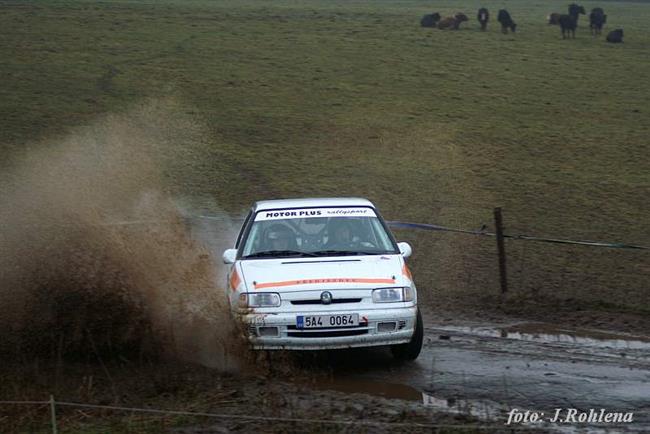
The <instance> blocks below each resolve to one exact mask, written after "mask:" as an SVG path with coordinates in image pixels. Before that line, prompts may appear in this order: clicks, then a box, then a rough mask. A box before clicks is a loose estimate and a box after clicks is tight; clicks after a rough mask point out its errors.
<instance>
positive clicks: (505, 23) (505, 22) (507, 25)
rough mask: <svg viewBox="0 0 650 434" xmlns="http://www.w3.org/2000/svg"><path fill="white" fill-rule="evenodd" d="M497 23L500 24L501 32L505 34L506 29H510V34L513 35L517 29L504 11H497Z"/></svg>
mask: <svg viewBox="0 0 650 434" xmlns="http://www.w3.org/2000/svg"><path fill="white" fill-rule="evenodd" d="M497 21H498V22H499V23H501V31H502V32H503V33H505V34H507V33H508V29H510V30H511V31H512V33H514V32H515V29H516V28H517V24H515V22H514V21H512V17H510V14H509V13H508V11H507V10H505V9H500V10H499V15H498V16H497Z"/></svg>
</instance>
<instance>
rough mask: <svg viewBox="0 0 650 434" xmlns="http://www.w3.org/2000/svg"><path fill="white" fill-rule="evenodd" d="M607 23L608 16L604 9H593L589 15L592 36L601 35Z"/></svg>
mask: <svg viewBox="0 0 650 434" xmlns="http://www.w3.org/2000/svg"><path fill="white" fill-rule="evenodd" d="M606 22H607V15H605V11H604V10H603V9H602V8H593V9H592V10H591V13H590V14H589V28H590V29H591V34H592V36H596V35H600V33H601V31H602V30H603V25H604V24H605V23H606Z"/></svg>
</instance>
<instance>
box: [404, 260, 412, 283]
mask: <svg viewBox="0 0 650 434" xmlns="http://www.w3.org/2000/svg"><path fill="white" fill-rule="evenodd" d="M402 274H403V275H405V276H406V277H408V279H409V280H410V281H411V282H413V275H412V274H411V270H409V267H407V266H406V264H404V266H403V267H402Z"/></svg>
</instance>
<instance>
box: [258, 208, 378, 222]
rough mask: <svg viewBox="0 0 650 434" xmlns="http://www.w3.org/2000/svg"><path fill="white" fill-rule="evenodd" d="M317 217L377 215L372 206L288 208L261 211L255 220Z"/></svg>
mask: <svg viewBox="0 0 650 434" xmlns="http://www.w3.org/2000/svg"><path fill="white" fill-rule="evenodd" d="M317 217H377V214H375V211H374V210H373V209H372V208H365V207H359V208H302V209H287V210H279V209H278V210H272V211H260V212H258V213H257V215H256V216H255V221H263V220H281V219H303V218H317Z"/></svg>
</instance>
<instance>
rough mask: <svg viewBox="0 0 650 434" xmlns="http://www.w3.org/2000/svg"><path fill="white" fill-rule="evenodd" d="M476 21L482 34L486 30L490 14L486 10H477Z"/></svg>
mask: <svg viewBox="0 0 650 434" xmlns="http://www.w3.org/2000/svg"><path fill="white" fill-rule="evenodd" d="M476 19H477V20H478V22H479V24H480V25H481V31H483V32H484V31H485V30H486V29H487V23H488V21H489V20H490V12H488V10H487V8H481V9H479V10H478V14H477V15H476Z"/></svg>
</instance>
